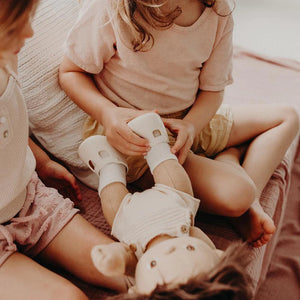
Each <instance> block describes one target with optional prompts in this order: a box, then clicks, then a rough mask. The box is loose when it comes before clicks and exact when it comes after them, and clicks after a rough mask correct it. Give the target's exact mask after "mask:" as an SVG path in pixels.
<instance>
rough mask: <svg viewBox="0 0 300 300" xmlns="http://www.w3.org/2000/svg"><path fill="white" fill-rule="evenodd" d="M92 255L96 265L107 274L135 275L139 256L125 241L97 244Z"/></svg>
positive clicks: (101, 271)
mask: <svg viewBox="0 0 300 300" xmlns="http://www.w3.org/2000/svg"><path fill="white" fill-rule="evenodd" d="M91 256H92V260H93V263H94V266H95V267H96V268H97V270H98V271H99V272H100V273H102V274H104V275H106V276H119V275H129V276H134V273H135V267H136V264H137V258H136V256H135V254H134V252H133V251H132V250H131V249H130V247H129V246H127V245H126V244H124V243H121V242H115V243H111V244H108V245H98V246H95V247H94V248H93V249H92V252H91Z"/></svg>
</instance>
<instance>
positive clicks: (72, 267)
mask: <svg viewBox="0 0 300 300" xmlns="http://www.w3.org/2000/svg"><path fill="white" fill-rule="evenodd" d="M115 244H117V245H124V244H122V243H115V242H114V241H113V240H112V239H110V238H109V237H107V236H106V235H105V234H103V233H102V232H101V231H100V230H98V229H97V228H95V227H94V226H93V225H91V224H90V223H89V222H87V221H86V220H85V219H84V218H83V217H82V216H80V215H76V216H75V217H74V218H73V219H72V220H71V221H70V222H69V223H68V224H67V225H66V226H65V227H64V228H63V230H62V231H61V232H60V233H59V234H58V235H57V236H56V237H55V238H54V239H53V241H52V242H51V243H50V244H49V245H48V246H47V248H46V249H45V250H44V251H43V252H42V253H41V254H40V255H39V257H40V258H41V259H42V260H43V261H45V262H47V263H50V264H51V263H54V265H55V266H60V267H62V268H64V269H66V270H67V271H69V272H70V273H72V274H74V275H75V276H77V277H78V278H80V279H82V280H84V281H85V282H88V283H91V284H94V285H98V286H103V287H106V288H109V289H113V290H117V291H120V292H125V291H127V288H128V286H127V281H126V277H125V276H113V277H111V276H110V275H113V274H108V275H109V276H105V275H104V274H103V273H102V272H101V267H102V265H101V264H102V263H103V268H104V269H105V268H106V267H108V268H110V267H111V265H109V263H111V262H112V259H109V258H105V257H104V260H102V261H101V260H100V261H98V263H100V265H98V264H97V265H96V266H95V261H93V259H92V257H91V252H92V251H94V250H93V249H94V248H95V247H96V248H99V247H100V246H103V247H104V249H105V250H106V248H105V247H110V246H112V248H108V249H115V250H116V251H115V253H114V254H116V256H113V255H112V257H117V258H118V257H121V259H120V260H118V262H121V264H122V265H123V267H124V266H125V264H126V263H127V260H128V261H129V260H133V261H134V262H135V263H136V258H135V256H134V254H132V252H130V253H129V252H128V253H127V252H126V250H127V248H126V247H124V248H122V247H114V246H113V245H115ZM105 253H109V254H110V253H111V252H110V251H107V252H105ZM122 265H121V266H118V265H117V261H114V262H113V265H112V266H114V267H118V268H119V269H120V268H121V267H122ZM99 267H100V268H99ZM99 269H100V273H99ZM112 271H113V270H112ZM120 274H124V271H123V273H120Z"/></svg>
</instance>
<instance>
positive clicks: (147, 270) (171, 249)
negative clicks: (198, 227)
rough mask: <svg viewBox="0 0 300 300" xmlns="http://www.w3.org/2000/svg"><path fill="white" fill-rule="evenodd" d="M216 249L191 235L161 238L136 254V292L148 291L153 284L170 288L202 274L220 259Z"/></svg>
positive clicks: (149, 291) (146, 292)
mask: <svg viewBox="0 0 300 300" xmlns="http://www.w3.org/2000/svg"><path fill="white" fill-rule="evenodd" d="M218 251H219V250H217V249H215V248H212V247H211V246H209V245H208V244H207V243H206V242H204V241H202V240H201V239H198V238H194V237H181V238H172V239H168V240H166V241H163V242H161V243H159V244H157V245H155V246H153V247H152V248H150V249H149V250H147V251H146V252H145V253H144V255H143V256H142V257H141V258H140V260H139V262H138V264H137V267H136V273H135V279H136V287H135V289H136V292H137V293H139V294H150V293H151V292H152V291H153V290H154V289H155V287H156V286H157V285H167V286H168V287H170V288H173V287H176V286H178V284H184V283H186V282H187V281H188V280H189V279H191V278H193V277H196V276H197V275H199V274H205V273H207V272H209V271H210V270H211V269H212V268H213V267H214V266H215V265H216V264H217V263H218V262H219V261H220V254H219V252H218Z"/></svg>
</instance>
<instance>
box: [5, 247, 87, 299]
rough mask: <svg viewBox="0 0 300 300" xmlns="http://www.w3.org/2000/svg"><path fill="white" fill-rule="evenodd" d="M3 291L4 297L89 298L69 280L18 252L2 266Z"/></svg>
mask: <svg viewBox="0 0 300 300" xmlns="http://www.w3.org/2000/svg"><path fill="white" fill-rule="evenodd" d="M0 290H1V299H24V300H38V299H43V300H52V299H66V300H79V299H82V300H87V299H88V298H87V297H86V296H85V295H84V293H83V292H82V291H81V290H80V289H79V288H77V287H76V286H75V285H73V284H72V283H71V282H70V281H68V280H67V279H65V278H63V277H61V276H59V275H57V274H55V273H54V272H51V271H50V270H48V269H46V268H44V267H43V266H41V265H39V264H38V263H36V262H35V261H33V260H32V259H30V258H28V257H27V256H25V255H22V254H20V253H17V252H16V253H14V254H12V255H11V256H10V257H9V258H8V259H7V260H6V261H5V263H4V264H3V265H2V266H1V267H0Z"/></svg>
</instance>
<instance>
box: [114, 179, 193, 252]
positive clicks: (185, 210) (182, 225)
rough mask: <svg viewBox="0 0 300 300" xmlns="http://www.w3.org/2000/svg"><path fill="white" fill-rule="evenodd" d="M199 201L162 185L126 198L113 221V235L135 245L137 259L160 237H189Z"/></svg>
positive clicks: (128, 195)
mask: <svg viewBox="0 0 300 300" xmlns="http://www.w3.org/2000/svg"><path fill="white" fill-rule="evenodd" d="M198 207H199V200H198V199H196V198H194V197H192V196H191V195H188V194H186V193H183V192H181V191H177V190H175V189H173V188H171V187H168V186H165V185H163V184H156V185H155V186H154V187H153V188H152V189H148V190H145V191H143V192H141V193H134V194H133V195H131V194H127V195H126V196H125V198H124V199H123V201H122V203H121V206H120V208H119V210H118V212H117V215H116V217H115V220H114V223H113V226H112V235H113V236H115V237H116V238H117V239H118V240H119V241H122V242H125V243H126V244H128V245H130V244H135V246H136V249H137V250H136V255H137V256H138V257H140V256H141V255H142V254H143V252H144V251H145V248H146V246H147V244H148V242H149V241H150V240H151V239H153V238H154V237H156V236H158V235H160V234H167V235H170V236H174V237H180V236H186V235H189V228H190V226H192V225H193V220H194V217H195V215H196V212H197V210H198Z"/></svg>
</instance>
